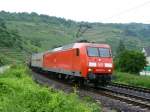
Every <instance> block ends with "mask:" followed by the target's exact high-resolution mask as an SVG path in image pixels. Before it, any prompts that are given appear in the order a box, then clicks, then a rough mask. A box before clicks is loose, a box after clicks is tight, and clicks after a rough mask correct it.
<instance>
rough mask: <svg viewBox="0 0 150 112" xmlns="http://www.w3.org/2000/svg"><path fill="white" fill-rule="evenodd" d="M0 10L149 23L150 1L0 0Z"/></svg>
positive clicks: (93, 20) (91, 20) (75, 18)
mask: <svg viewBox="0 0 150 112" xmlns="http://www.w3.org/2000/svg"><path fill="white" fill-rule="evenodd" d="M0 10H5V11H9V12H37V13H38V14H47V15H50V16H57V17H64V18H66V19H72V20H76V21H89V22H104V23H129V22H138V23H139V22H142V23H150V0H0Z"/></svg>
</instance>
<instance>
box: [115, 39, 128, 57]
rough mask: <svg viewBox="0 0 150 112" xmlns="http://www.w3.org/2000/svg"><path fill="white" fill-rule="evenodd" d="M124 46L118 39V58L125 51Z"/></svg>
mask: <svg viewBox="0 0 150 112" xmlns="http://www.w3.org/2000/svg"><path fill="white" fill-rule="evenodd" d="M125 49H126V48H125V45H124V42H123V40H121V39H120V42H119V45H118V48H117V56H119V55H120V54H121V53H122V52H124V51H125Z"/></svg>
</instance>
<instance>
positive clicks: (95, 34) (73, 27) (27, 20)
mask: <svg viewBox="0 0 150 112" xmlns="http://www.w3.org/2000/svg"><path fill="white" fill-rule="evenodd" d="M0 26H1V27H0V32H1V33H0V43H1V44H0V46H1V47H2V48H0V50H1V49H3V47H9V49H11V48H12V49H13V51H14V50H15V52H16V53H17V54H18V53H19V52H21V53H22V52H25V53H23V55H25V57H27V56H29V55H31V54H32V53H35V52H41V51H45V50H49V49H51V48H53V47H55V46H62V45H65V44H69V43H73V42H77V41H81V39H82V40H87V41H88V42H97V43H108V44H110V45H111V46H112V51H113V54H117V52H118V51H117V48H118V45H119V43H120V40H123V43H124V45H125V46H126V49H132V50H141V48H142V47H143V46H144V47H145V46H149V44H150V33H149V30H150V25H148V24H137V23H131V24H103V23H88V22H75V21H72V20H65V19H64V18H58V17H52V16H48V15H42V14H41V15H39V14H37V13H35V12H32V13H26V12H24V13H10V12H5V11H1V12H0ZM81 26H84V27H81ZM78 32H79V36H81V35H80V33H81V34H82V33H84V34H83V35H82V37H80V38H78V39H77V38H76V35H77V34H78ZM119 46H120V45H119ZM12 49H11V50H12ZM18 49H19V50H18ZM6 56H8V57H9V55H6ZM15 56H16V55H14V56H13V57H15ZM16 57H18V56H16ZM20 57H21V56H20ZM20 57H19V58H20ZM11 58H12V57H11ZM23 58H24V57H22V58H21V59H23ZM24 60H25V59H24Z"/></svg>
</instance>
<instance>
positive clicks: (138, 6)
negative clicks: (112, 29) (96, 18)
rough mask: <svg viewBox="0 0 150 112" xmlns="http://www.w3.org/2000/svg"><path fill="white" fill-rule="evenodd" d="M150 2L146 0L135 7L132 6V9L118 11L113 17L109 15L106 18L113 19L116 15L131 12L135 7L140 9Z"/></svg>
mask: <svg viewBox="0 0 150 112" xmlns="http://www.w3.org/2000/svg"><path fill="white" fill-rule="evenodd" d="M149 3H150V1H146V2H144V3H142V4H140V5H137V6H135V7H132V8H130V9H126V10H124V11H121V12H119V13H117V14H115V15H113V16H111V17H108V18H106V20H109V19H112V18H114V17H116V16H120V15H123V14H125V13H128V12H131V11H133V10H135V9H139V8H141V7H143V6H145V5H148V4H149Z"/></svg>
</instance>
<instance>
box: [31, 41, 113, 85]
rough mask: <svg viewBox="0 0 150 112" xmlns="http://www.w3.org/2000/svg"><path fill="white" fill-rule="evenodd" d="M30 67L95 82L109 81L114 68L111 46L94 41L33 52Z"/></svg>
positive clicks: (65, 76) (63, 76)
mask: <svg viewBox="0 0 150 112" xmlns="http://www.w3.org/2000/svg"><path fill="white" fill-rule="evenodd" d="M31 67H32V68H34V69H37V70H42V71H46V72H53V73H56V74H53V75H59V76H61V77H62V78H70V79H71V78H75V79H78V80H80V79H82V80H84V81H89V82H94V83H96V84H97V83H100V84H107V83H109V82H110V81H111V77H112V73H113V68H114V66H113V59H112V52H111V47H110V46H109V45H108V44H95V43H72V44H69V45H65V46H62V47H58V48H55V49H52V50H49V51H46V52H43V53H37V54H33V55H32V57H31Z"/></svg>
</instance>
